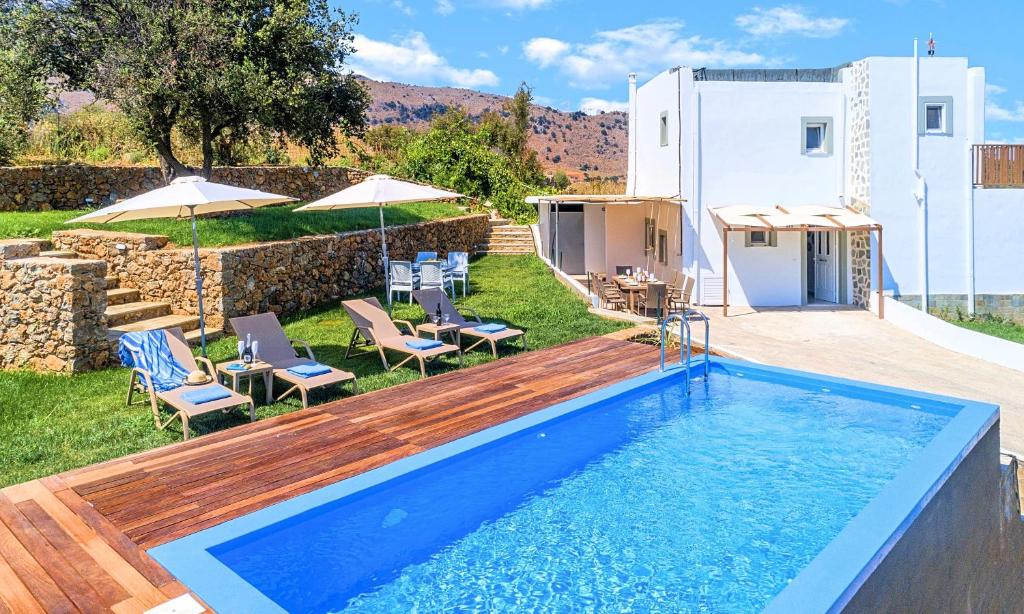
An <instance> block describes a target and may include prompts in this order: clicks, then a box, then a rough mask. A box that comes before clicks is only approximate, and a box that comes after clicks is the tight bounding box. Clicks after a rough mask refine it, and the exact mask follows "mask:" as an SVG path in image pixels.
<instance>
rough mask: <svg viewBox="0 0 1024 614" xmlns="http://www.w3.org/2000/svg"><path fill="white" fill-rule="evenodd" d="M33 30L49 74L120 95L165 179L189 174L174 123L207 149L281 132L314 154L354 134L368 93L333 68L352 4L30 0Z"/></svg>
mask: <svg viewBox="0 0 1024 614" xmlns="http://www.w3.org/2000/svg"><path fill="white" fill-rule="evenodd" d="M32 1H33V2H34V3H35V8H36V10H35V15H36V19H35V21H34V29H33V31H32V32H31V34H32V35H33V36H32V38H33V39H34V40H36V41H38V53H39V54H40V55H41V56H42V57H45V58H46V60H47V62H48V64H49V65H50V66H51V67H52V70H53V72H54V74H55V75H56V76H60V77H62V78H63V79H65V80H66V82H67V84H68V85H69V86H70V87H77V88H84V89H89V90H91V91H93V92H94V93H95V94H96V95H97V96H98V97H99V98H101V99H103V100H106V101H108V102H112V103H113V104H115V105H117V106H118V107H119V108H120V109H121V111H123V112H124V113H125V114H126V115H127V116H128V118H129V119H130V121H131V123H132V125H133V127H134V129H135V130H136V131H138V133H139V134H140V135H141V136H142V138H143V139H145V140H146V141H147V142H148V143H151V144H152V146H153V148H154V149H155V151H156V153H157V155H158V156H159V158H160V165H161V168H162V170H163V173H164V178H165V179H166V180H168V181H170V180H171V179H173V178H174V177H176V176H180V175H183V174H191V173H192V172H193V171H192V170H191V169H189V168H188V167H186V165H185V164H184V163H182V161H181V160H180V158H179V152H177V151H176V149H175V145H174V140H173V139H172V135H173V134H175V133H176V132H177V133H179V134H181V135H182V136H183V137H185V139H187V140H189V141H191V142H192V143H195V144H197V145H198V146H199V148H200V150H201V151H202V167H201V168H200V169H199V172H200V174H202V175H203V176H204V177H207V178H208V177H209V176H210V173H211V170H212V166H213V161H214V158H215V154H216V152H217V150H218V148H220V150H221V151H222V152H223V151H228V152H229V151H230V147H231V146H232V144H234V143H238V142H242V141H244V140H245V139H246V138H247V137H249V136H250V135H254V134H259V135H262V136H266V135H270V134H273V135H279V136H287V137H288V138H290V139H291V140H293V141H295V142H297V143H299V144H300V145H303V146H305V147H307V148H308V149H309V151H310V159H311V162H312V163H314V164H318V163H321V162H322V161H323V160H324V159H326V158H328V157H330V156H332V155H335V154H336V153H337V151H338V144H337V137H336V129H339V128H340V129H341V130H342V131H344V132H346V133H350V134H360V133H361V132H362V131H363V129H364V128H365V126H366V116H365V113H366V108H367V107H368V105H369V96H368V94H367V93H366V90H365V89H364V88H363V87H362V86H361V85H360V83H359V82H358V81H357V80H356V79H355V78H354V77H353V76H351V75H345V74H343V73H342V72H341V69H342V67H343V65H344V62H345V60H346V59H347V57H348V56H349V55H350V54H351V53H352V52H353V50H354V49H353V47H352V41H353V33H352V28H353V26H354V25H355V24H356V22H357V19H356V16H355V15H347V14H345V13H344V12H343V11H341V10H338V11H337V13H336V15H335V14H332V12H331V10H330V8H329V6H328V3H327V0H217V1H214V0H32Z"/></svg>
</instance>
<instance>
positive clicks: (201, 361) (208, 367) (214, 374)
mask: <svg viewBox="0 0 1024 614" xmlns="http://www.w3.org/2000/svg"><path fill="white" fill-rule="evenodd" d="M196 362H197V363H199V364H201V365H203V366H204V367H206V372H207V373H208V374H209V375H210V376H211V377H217V370H216V369H214V368H213V362H212V361H211V360H210V359H209V358H207V357H206V356H196Z"/></svg>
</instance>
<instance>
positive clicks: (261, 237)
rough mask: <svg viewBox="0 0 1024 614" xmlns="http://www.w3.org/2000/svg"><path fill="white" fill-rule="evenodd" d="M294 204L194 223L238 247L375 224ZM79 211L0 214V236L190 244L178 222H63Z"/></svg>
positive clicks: (408, 212)
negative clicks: (84, 231)
mask: <svg viewBox="0 0 1024 614" xmlns="http://www.w3.org/2000/svg"><path fill="white" fill-rule="evenodd" d="M298 206H299V205H298V204H290V205H281V206H276V207H263V208H261V209H255V210H253V211H250V212H246V213H242V214H238V215H232V216H227V217H214V218H203V219H200V220H199V222H198V228H199V242H200V243H201V244H202V245H203V246H204V247H221V246H224V245H238V244H240V243H250V242H253V241H277V240H286V239H294V238H297V237H303V236H307V235H318V234H330V233H334V232H342V231H345V230H362V229H365V228H379V227H380V218H379V213H378V212H377V210H376V209H373V208H368V209H366V208H364V209H348V210H342V211H308V212H302V213H292V210H293V209H295V208H296V207H298ZM83 213H84V211H34V212H13V213H0V239H12V238H18V239H21V238H40V239H49V238H50V235H51V233H53V231H55V230H68V229H69V228H94V229H98V230H114V231H121V232H141V233H145V234H157V235H166V236H168V237H170V239H171V241H172V242H173V243H176V244H178V245H191V244H192V229H191V226H190V225H189V224H187V223H185V222H184V221H182V220H174V219H161V220H138V221H132V222H116V223H113V224H65V222H67V221H68V220H70V219H73V218H76V217H78V216H80V215H83ZM457 215H462V211H461V210H459V209H458V208H457V207H456V206H455V205H453V204H451V203H413V204H408V205H395V206H392V207H386V208H385V209H384V223H385V224H386V225H388V226H397V225H400V224H412V223H415V222H421V221H424V220H431V219H438V218H444V217H454V216H457Z"/></svg>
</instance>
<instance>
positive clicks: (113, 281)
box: [103, 277, 121, 290]
mask: <svg viewBox="0 0 1024 614" xmlns="http://www.w3.org/2000/svg"><path fill="white" fill-rule="evenodd" d="M103 280H104V281H106V282H107V290H113V289H114V288H116V287H118V286H119V285H121V281H120V280H119V279H118V278H117V277H104V278H103Z"/></svg>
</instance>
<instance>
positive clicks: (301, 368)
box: [288, 362, 331, 377]
mask: <svg viewBox="0 0 1024 614" xmlns="http://www.w3.org/2000/svg"><path fill="white" fill-rule="evenodd" d="M288 372H289V373H291V374H292V375H298V376H299V377H316V376H317V375H323V374H325V373H330V372H331V368H330V367H328V366H327V365H322V364H320V363H318V362H315V363H313V364H307V365H295V366H294V367H290V368H289V369H288Z"/></svg>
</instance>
